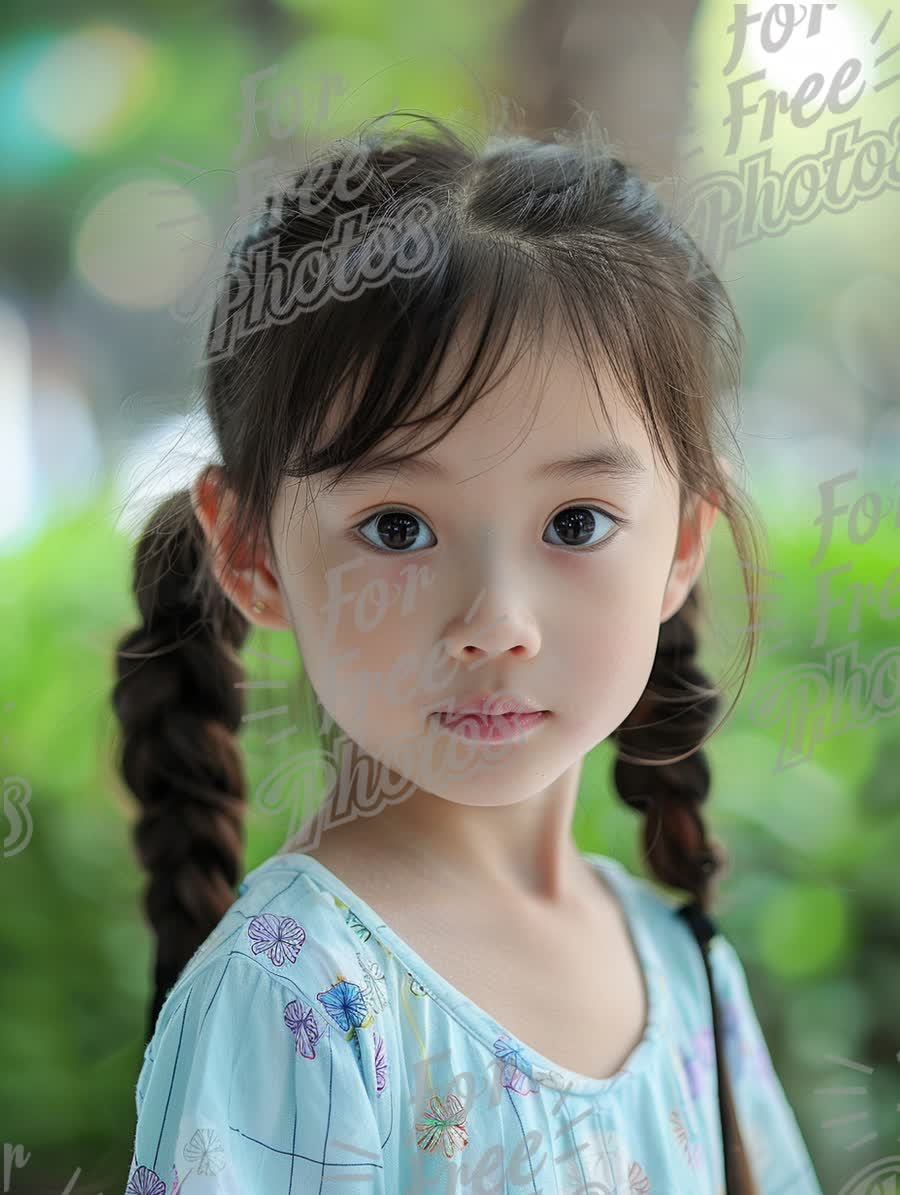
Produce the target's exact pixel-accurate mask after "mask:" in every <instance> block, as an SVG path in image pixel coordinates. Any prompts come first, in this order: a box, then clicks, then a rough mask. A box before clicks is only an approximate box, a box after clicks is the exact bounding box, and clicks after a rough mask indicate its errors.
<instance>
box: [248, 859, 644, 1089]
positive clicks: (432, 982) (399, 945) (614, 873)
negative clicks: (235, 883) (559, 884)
mask: <svg viewBox="0 0 900 1195" xmlns="http://www.w3.org/2000/svg"><path fill="white" fill-rule="evenodd" d="M579 853H580V854H581V856H582V858H583V859H585V860H586V861H587V863H588V864H589V865H590V866H591V867H592V869H593V870H594V872H595V874H596V875H597V876H598V878H599V879H600V880H601V882H603V881H606V887H607V891H608V892H609V893H610V895H611V896H612V898H613V900H614V901H616V902H617V903H618V905H619V909H620V911H621V914H622V918H623V921H624V923H625V927H626V931H627V932H628V935H629V937H630V938H631V942H632V946H633V949H634V951H635V954H636V956H637V958H638V960H639V962H640V966H641V970H642V972H643V977H644V985H645V989H646V997H647V1023H646V1025H645V1026H644V1032H643V1035H642V1036H641V1038H640V1040H639V1041H638V1043H637V1044H636V1045H635V1046H634V1048H633V1049H632V1050H631V1053H630V1054H629V1055H628V1057H627V1058H626V1059H625V1061H624V1062H623V1064H622V1065H621V1066H620V1067H619V1069H618V1070H617V1071H616V1072H615V1073H614V1074H612V1075H608V1076H607V1077H606V1078H602V1079H601V1078H596V1077H595V1076H592V1075H585V1074H581V1073H580V1072H579V1071H575V1070H571V1069H570V1068H568V1067H565V1066H562V1065H560V1064H559V1063H556V1062H553V1061H552V1059H550V1058H547V1057H546V1056H545V1055H543V1054H541V1053H540V1051H538V1050H537V1049H535V1048H534V1047H532V1046H530V1045H528V1044H527V1042H525V1041H523V1040H522V1039H521V1038H520V1037H519V1036H518V1035H517V1034H515V1033H513V1032H512V1030H510V1029H507V1028H506V1027H505V1026H504V1025H501V1024H500V1022H499V1021H497V1020H496V1018H494V1017H493V1016H491V1014H490V1013H489V1012H487V1011H486V1009H484V1008H482V1007H481V1006H480V1005H479V1004H476V1003H475V1001H474V1000H472V999H471V998H470V997H469V996H466V995H465V994H464V993H463V992H461V991H460V990H459V989H458V988H456V987H454V985H453V984H452V983H450V981H449V980H448V979H446V978H445V977H444V976H443V975H441V974H440V972H438V971H436V970H435V969H434V968H433V967H432V966H431V965H430V964H429V963H428V962H426V960H425V959H424V958H422V956H421V955H420V954H418V953H417V952H416V951H415V950H414V949H413V948H412V946H411V945H410V944H409V943H408V942H407V941H406V940H405V939H404V938H401V937H400V935H399V934H398V933H396V932H395V931H394V930H393V929H392V928H391V926H390V925H388V924H387V923H386V922H385V921H384V920H383V918H382V917H381V915H380V914H379V913H377V912H376V911H375V909H373V908H372V907H371V905H369V904H367V902H366V901H364V900H363V898H362V897H361V896H359V895H358V894H357V893H356V892H354V891H353V889H352V888H350V887H348V886H347V884H345V883H344V881H343V880H341V879H339V878H338V876H336V875H335V874H334V872H333V871H331V870H330V869H329V868H327V867H326V866H325V864H324V863H320V862H319V860H318V859H315V858H313V856H312V855H305V854H302V853H299V852H296V851H291V852H286V853H285V854H279V855H273V856H271V857H270V858H269V859H266V860H265V861H264V862H263V863H261V864H260V865H259V866H258V867H256V868H254V869H253V870H252V871H250V872H248V874H247V875H246V876H245V877H244V881H243V883H242V884H241V885H240V887H239V893H241V894H242V893H243V892H245V891H246V890H247V888H248V887H249V884H250V882H251V880H253V879H254V878H256V877H257V876H258V875H259V874H260V873H261V872H263V871H270V870H277V869H278V868H287V869H289V870H292V871H299V872H308V873H311V874H312V875H313V876H314V877H315V878H316V879H317V880H318V881H319V882H320V883H321V884H322V886H323V887H324V888H326V889H328V891H329V892H331V893H332V894H333V895H336V896H338V897H339V898H340V900H341V901H342V902H343V903H344V904H345V905H346V906H347V907H348V908H349V909H351V910H353V911H354V912H355V914H356V915H357V916H358V917H359V919H360V921H362V922H363V923H366V924H367V928H370V929H371V932H372V933H373V935H374V936H375V937H376V938H378V940H379V941H380V942H382V943H383V944H384V945H385V946H386V947H387V948H388V950H389V951H390V952H391V954H393V955H394V956H395V957H396V958H398V959H399V960H400V962H401V963H402V964H403V967H404V968H405V969H406V971H407V973H408V974H410V975H412V976H413V978H415V979H417V980H418V981H420V983H421V984H422V986H423V987H424V988H425V989H426V990H427V992H428V994H429V996H430V997H431V998H432V999H433V1000H434V1001H435V1002H436V1003H437V1004H438V1005H439V1006H440V1007H441V1008H442V1009H443V1010H444V1011H445V1012H446V1013H447V1014H448V1015H449V1016H451V1017H453V1019H454V1020H455V1021H456V1022H457V1023H458V1024H459V1025H461V1026H462V1028H463V1029H464V1030H465V1031H466V1032H467V1033H468V1034H469V1035H471V1036H472V1037H475V1038H476V1039H477V1040H478V1041H480V1042H481V1043H482V1045H484V1046H485V1047H486V1048H487V1050H488V1051H489V1053H490V1054H491V1055H492V1056H494V1057H497V1054H496V1051H495V1050H494V1044H495V1043H496V1042H497V1041H498V1040H503V1041H504V1044H505V1047H506V1051H509V1057H510V1058H512V1059H514V1060H515V1061H514V1065H515V1066H516V1067H517V1069H519V1070H521V1071H522V1072H523V1073H524V1074H526V1075H527V1076H528V1077H529V1078H530V1079H531V1080H532V1081H533V1082H534V1083H537V1084H539V1085H542V1086H546V1087H549V1088H552V1089H553V1090H560V1091H564V1092H566V1093H568V1094H570V1095H595V1094H599V1093H602V1092H608V1091H611V1090H612V1089H613V1088H614V1087H616V1088H618V1087H623V1086H625V1085H626V1084H628V1083H629V1082H630V1081H632V1080H633V1079H634V1078H636V1077H637V1076H638V1075H640V1074H641V1073H643V1072H644V1071H646V1070H647V1068H648V1066H649V1064H650V1063H651V1061H652V1058H653V1053H654V1047H655V1046H656V1043H657V1042H658V1040H659V1037H660V1035H661V1033H662V1030H663V1023H664V1014H665V1009H664V999H663V997H664V991H665V985H664V983H663V982H662V979H661V975H660V971H659V967H658V964H657V961H656V956H655V952H654V950H653V947H652V944H651V942H650V940H649V938H648V937H647V935H646V931H645V927H644V925H643V923H642V921H641V918H640V916H639V915H638V912H637V909H636V907H635V902H634V899H633V892H632V889H631V887H630V885H631V884H632V883H633V882H634V877H632V876H631V874H630V872H628V871H627V870H626V868H625V867H624V866H623V865H622V864H621V863H620V862H619V861H618V860H617V859H611V858H609V857H607V856H605V855H598V854H595V853H593V852H586V851H581V852H579ZM502 1056H503V1057H506V1056H507V1053H506V1052H504V1054H503V1055H502Z"/></svg>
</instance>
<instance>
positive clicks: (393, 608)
mask: <svg viewBox="0 0 900 1195" xmlns="http://www.w3.org/2000/svg"><path fill="white" fill-rule="evenodd" d="M357 559H360V558H356V557H354V558H353V560H352V561H351V564H353V565H354V567H352V568H345V570H344V571H343V573H342V575H341V577H340V579H339V581H338V580H337V579H336V578H335V577H334V573H332V582H331V586H330V588H329V585H328V579H327V578H321V579H320V580H319V582H318V583H317V585H316V586H310V587H309V592H307V593H306V594H305V595H304V598H303V602H302V608H303V612H304V615H303V619H302V620H301V623H300V630H299V634H298V646H299V649H300V654H301V658H302V659H303V663H304V667H305V669H306V672H307V675H308V676H309V679H310V682H311V683H312V685H313V687H314V688H315V690H316V692H317V694H318V695H319V698H320V700H321V701H322V703H323V704H324V705H325V707H326V709H328V710H330V711H331V712H332V714H333V716H334V717H335V718H336V720H337V721H338V722H339V723H341V724H342V725H344V726H345V728H347V729H348V730H349V727H350V725H351V724H352V725H355V726H358V723H359V719H360V717H364V718H367V719H369V720H371V719H372V718H374V717H377V719H378V721H379V723H382V724H383V723H384V721H385V719H388V720H389V719H390V717H391V714H392V711H393V712H397V711H398V710H400V709H401V708H404V707H408V706H409V705H410V704H411V703H412V704H415V703H417V702H418V704H423V703H424V702H425V701H428V700H433V699H435V695H434V694H432V693H431V692H430V691H426V689H425V688H424V687H423V686H424V683H425V677H426V675H427V672H428V661H429V658H430V655H429V653H430V652H431V651H432V648H433V641H434V630H433V626H431V623H432V621H433V620H431V619H430V618H429V607H430V605H433V599H432V598H431V597H430V594H429V593H428V592H427V585H426V583H425V581H426V578H427V574H425V573H424V569H423V567H422V566H413V567H411V566H410V562H409V561H398V560H393V559H392V560H390V561H387V562H384V563H382V562H381V560H376V561H375V562H374V563H371V562H370V561H369V560H368V558H366V557H363V558H361V560H360V564H359V565H358V566H356V565H355V561H356V560H357ZM428 628H430V629H428ZM342 657H346V658H343V659H342ZM443 672H446V666H445V667H444V668H443V669H441V668H440V667H438V668H436V669H435V675H440V674H442V673H443ZM442 695H443V694H441V693H438V694H437V696H438V697H440V696H442Z"/></svg>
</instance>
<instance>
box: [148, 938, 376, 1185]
mask: <svg viewBox="0 0 900 1195" xmlns="http://www.w3.org/2000/svg"><path fill="white" fill-rule="evenodd" d="M170 1002H171V1003H170V1005H169V1006H167V1005H164V1006H163V1009H162V1010H161V1012H160V1016H159V1020H158V1023H157V1027H156V1030H155V1032H154V1034H153V1037H152V1038H151V1040H150V1043H149V1044H148V1046H147V1049H146V1051H145V1053H144V1062H143V1065H142V1067H141V1071H140V1075H139V1077H138V1082H137V1088H136V1092H135V1101H136V1106H137V1127H136V1131H135V1141H134V1156H133V1158H132V1162H131V1169H130V1172H129V1178H128V1186H127V1188H126V1195H192V1193H196V1195H226V1193H227V1195H274V1193H276V1192H277V1193H279V1195H281V1193H283V1195H291V1193H293V1192H305V1191H319V1190H323V1191H330V1192H332V1193H333V1195H340V1193H341V1192H344V1191H348V1192H349V1191H353V1192H358V1191H360V1190H363V1189H364V1190H365V1191H367V1192H372V1193H373V1195H385V1190H386V1187H385V1179H384V1157H383V1152H382V1144H381V1141H380V1134H379V1129H378V1125H377V1121H376V1118H375V1113H374V1110H373V1107H372V1104H371V1101H370V1098H369V1095H368V1092H367V1089H366V1084H365V1081H364V1078H363V1073H362V1071H361V1069H360V1065H359V1055H358V1053H357V1051H356V1050H355V1049H354V1044H355V1043H354V1042H353V1041H352V1040H348V1039H347V1034H345V1033H343V1032H342V1031H341V1029H340V1027H339V1025H338V1024H337V1023H336V1022H334V1021H333V1020H331V1019H329V1016H328V1014H327V1012H326V1011H325V1010H324V1009H323V1007H322V1005H321V1004H320V1003H319V1002H318V1001H317V1000H315V999H314V998H313V999H310V997H309V995H307V994H306V993H304V992H303V991H301V990H300V989H299V988H298V987H296V985H295V984H294V982H293V980H292V979H288V978H286V977H285V978H282V977H278V978H276V977H274V976H273V975H272V974H271V973H270V972H269V971H267V970H266V969H265V967H264V966H262V965H261V964H259V963H256V962H255V961H254V960H252V959H249V958H247V957H246V956H245V955H242V954H238V953H232V954H230V955H229V956H228V957H227V958H226V959H224V960H218V959H217V960H212V961H210V963H208V964H207V965H206V966H203V967H200V968H198V970H197V971H196V972H195V973H194V975H193V976H191V977H190V979H188V980H186V981H185V984H184V987H183V988H182V989H180V990H178V991H177V992H176V991H173V992H172V993H171V994H170ZM182 1188H183V1189H184V1190H183V1192H182Z"/></svg>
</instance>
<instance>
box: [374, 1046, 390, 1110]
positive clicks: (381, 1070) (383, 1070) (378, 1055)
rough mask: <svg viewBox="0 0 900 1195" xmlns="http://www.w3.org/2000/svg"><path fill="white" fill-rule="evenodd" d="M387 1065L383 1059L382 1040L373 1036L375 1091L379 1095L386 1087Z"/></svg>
mask: <svg viewBox="0 0 900 1195" xmlns="http://www.w3.org/2000/svg"><path fill="white" fill-rule="evenodd" d="M387 1071H388V1064H387V1061H386V1060H385V1057H384V1038H383V1037H379V1036H378V1034H377V1033H376V1034H375V1090H376V1092H377V1093H378V1094H379V1095H380V1094H381V1092H382V1091H384V1089H385V1086H386V1085H387Z"/></svg>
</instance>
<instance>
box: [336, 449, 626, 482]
mask: <svg viewBox="0 0 900 1195" xmlns="http://www.w3.org/2000/svg"><path fill="white" fill-rule="evenodd" d="M647 475H648V469H647V466H646V465H645V464H644V462H643V461H642V460H641V458H640V456H639V455H638V453H637V452H636V451H635V449H633V448H631V447H630V446H629V445H627V444H608V445H604V446H603V447H601V448H595V449H593V450H591V451H589V452H580V453H576V454H575V455H573V456H568V457H564V458H563V459H562V460H558V461H546V462H545V463H544V464H542V465H538V466H536V468H534V469H532V471H531V473H530V474H529V478H528V480H529V481H579V480H590V479H591V478H595V477H607V478H611V479H612V480H614V481H624V482H631V483H638V482H640V481H642V480H644V479H645V478H646V477H647ZM388 476H389V477H391V478H393V479H396V478H398V477H403V478H408V479H416V478H418V479H421V480H435V479H436V480H441V481H450V480H452V478H451V476H450V473H449V472H448V470H447V469H446V468H445V467H444V466H443V465H442V464H440V462H439V461H435V460H431V459H429V458H427V457H416V456H412V457H409V458H408V459H407V460H401V459H398V458H396V457H389V456H388V457H379V458H377V459H375V460H374V461H371V462H370V463H369V464H366V465H361V466H360V467H358V468H356V467H354V468H353V469H351V470H350V471H348V473H347V474H346V475H345V479H344V480H343V481H342V482H341V485H340V488H341V489H346V490H353V489H357V488H359V487H361V486H363V485H365V484H367V483H369V482H371V481H374V480H375V479H376V478H379V477H388ZM329 488H332V487H329Z"/></svg>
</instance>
